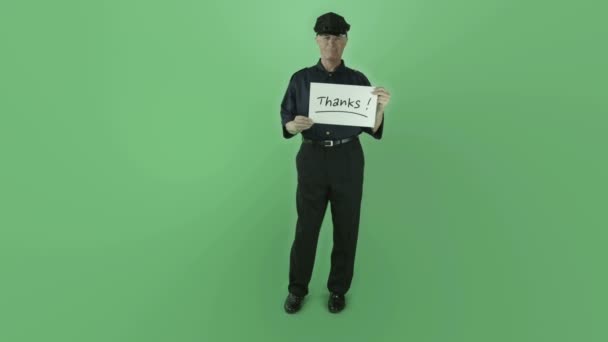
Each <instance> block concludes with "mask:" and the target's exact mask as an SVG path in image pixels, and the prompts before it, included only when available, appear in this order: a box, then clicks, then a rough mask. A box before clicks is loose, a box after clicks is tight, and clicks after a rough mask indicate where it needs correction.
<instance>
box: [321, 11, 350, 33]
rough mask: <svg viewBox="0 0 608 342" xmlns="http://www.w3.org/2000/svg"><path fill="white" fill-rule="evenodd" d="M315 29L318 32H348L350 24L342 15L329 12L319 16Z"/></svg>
mask: <svg viewBox="0 0 608 342" xmlns="http://www.w3.org/2000/svg"><path fill="white" fill-rule="evenodd" d="M314 30H315V32H317V34H335V35H338V34H346V32H348V30H350V25H349V24H348V23H347V22H346V20H344V17H342V16H341V15H338V14H336V13H334V12H328V13H325V14H323V15H321V16H320V17H318V18H317V22H316V24H315V27H314Z"/></svg>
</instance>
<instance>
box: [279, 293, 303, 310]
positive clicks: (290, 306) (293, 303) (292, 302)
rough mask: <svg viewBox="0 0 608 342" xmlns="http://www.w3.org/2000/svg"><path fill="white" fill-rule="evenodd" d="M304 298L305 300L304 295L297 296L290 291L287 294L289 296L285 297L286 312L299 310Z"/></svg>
mask: <svg viewBox="0 0 608 342" xmlns="http://www.w3.org/2000/svg"><path fill="white" fill-rule="evenodd" d="M303 300H304V297H300V296H296V295H294V294H293V293H291V292H290V293H289V294H288V295H287V298H286V299H285V305H284V308H285V312H287V313H295V312H298V311H299V310H300V308H301V307H302V301H303Z"/></svg>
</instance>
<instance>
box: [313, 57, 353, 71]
mask: <svg viewBox="0 0 608 342" xmlns="http://www.w3.org/2000/svg"><path fill="white" fill-rule="evenodd" d="M315 67H316V68H317V69H319V70H321V71H324V72H328V71H327V70H326V69H325V67H324V66H323V63H321V58H319V61H318V62H317V65H315ZM345 70H346V65H345V64H344V60H343V59H341V60H340V65H338V66H337V67H336V69H335V70H334V71H332V72H341V71H345Z"/></svg>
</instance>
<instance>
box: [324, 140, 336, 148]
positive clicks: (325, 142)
mask: <svg viewBox="0 0 608 342" xmlns="http://www.w3.org/2000/svg"><path fill="white" fill-rule="evenodd" d="M328 141H329V145H327V142H328ZM323 146H325V147H327V146H329V147H331V146H334V141H333V140H325V141H323Z"/></svg>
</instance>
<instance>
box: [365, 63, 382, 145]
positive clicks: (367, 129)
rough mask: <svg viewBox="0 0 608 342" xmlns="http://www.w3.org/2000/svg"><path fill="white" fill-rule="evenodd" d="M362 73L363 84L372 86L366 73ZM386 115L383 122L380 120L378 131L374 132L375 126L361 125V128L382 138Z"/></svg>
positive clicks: (376, 137) (373, 135) (375, 136)
mask: <svg viewBox="0 0 608 342" xmlns="http://www.w3.org/2000/svg"><path fill="white" fill-rule="evenodd" d="M360 73H361V77H362V81H361V83H362V85H365V86H368V87H369V86H371V83H370V82H369V80H368V79H367V77H365V75H364V74H363V73H362V72H360ZM384 117H385V115H383V116H382V122H380V126H379V127H378V130H377V131H376V133H374V128H373V127H361V130H362V131H363V132H365V133H367V134H369V135H371V136H372V137H374V138H375V139H377V140H380V139H382V131H383V130H384Z"/></svg>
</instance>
